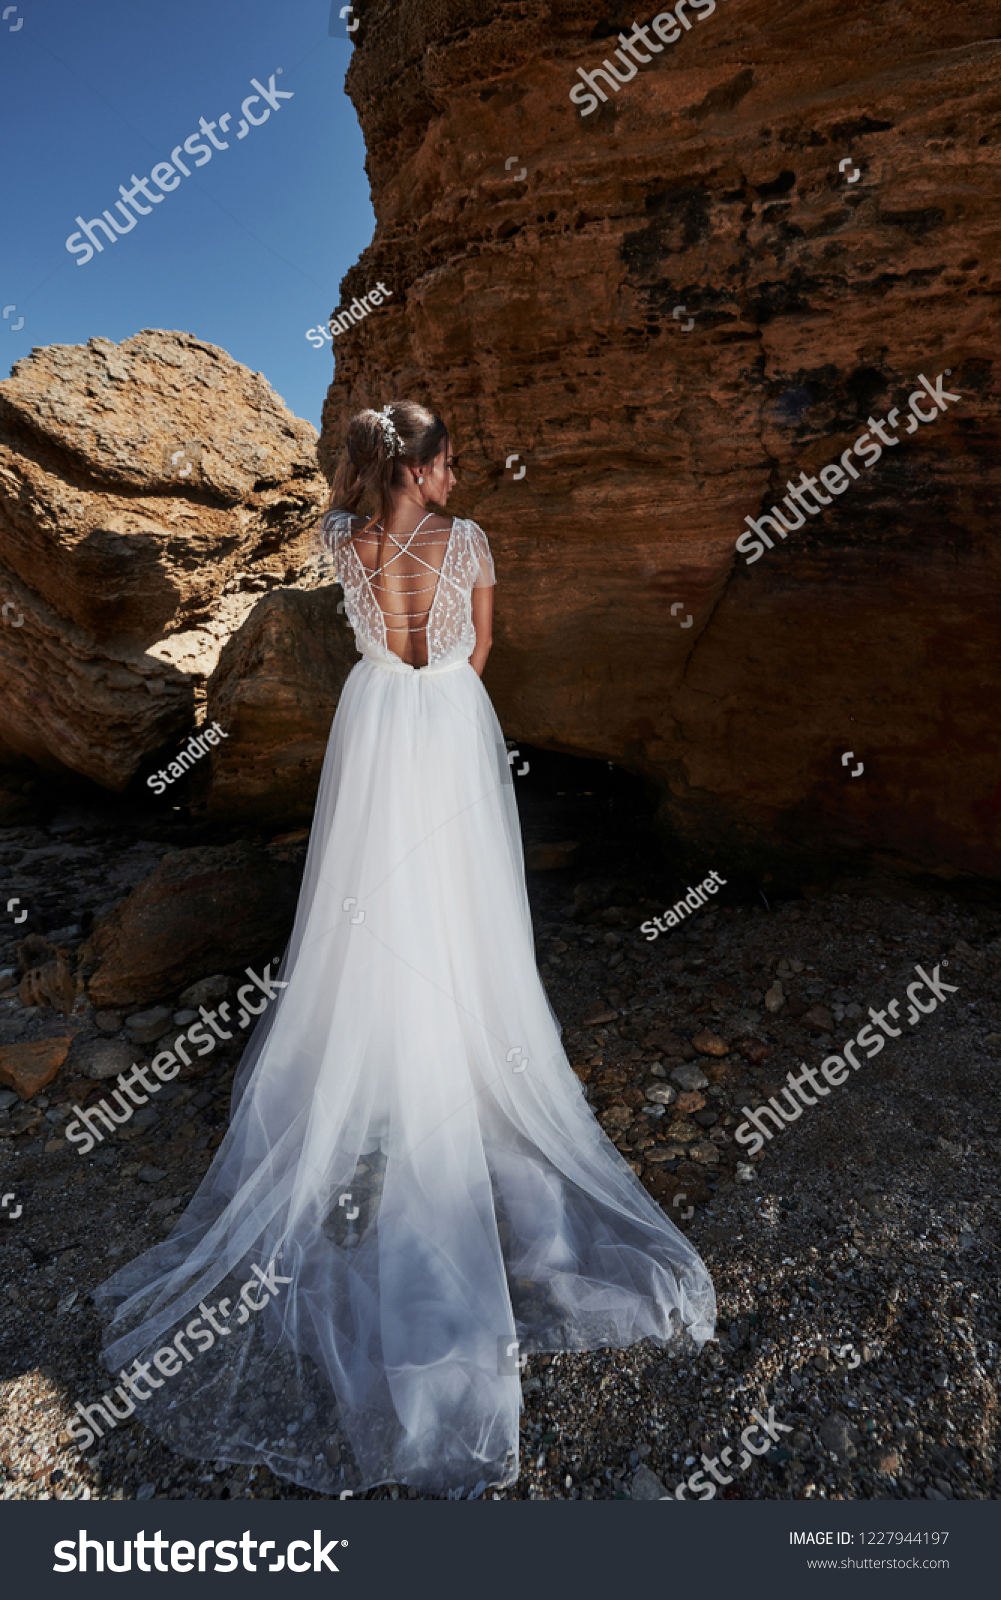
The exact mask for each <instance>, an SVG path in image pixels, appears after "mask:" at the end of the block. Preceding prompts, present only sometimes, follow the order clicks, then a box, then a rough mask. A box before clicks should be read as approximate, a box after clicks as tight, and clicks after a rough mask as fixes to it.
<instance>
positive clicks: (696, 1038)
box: [692, 1028, 730, 1056]
mask: <svg viewBox="0 0 1001 1600" xmlns="http://www.w3.org/2000/svg"><path fill="white" fill-rule="evenodd" d="M692 1044H693V1045H694V1046H695V1048H696V1050H697V1051H698V1052H699V1054H700V1055H703V1056H725V1055H729V1053H730V1046H729V1045H728V1044H727V1042H726V1040H725V1039H721V1038H720V1036H719V1034H718V1033H710V1031H709V1029H708V1028H703V1029H702V1031H701V1033H696V1034H694V1035H693V1036H692Z"/></svg>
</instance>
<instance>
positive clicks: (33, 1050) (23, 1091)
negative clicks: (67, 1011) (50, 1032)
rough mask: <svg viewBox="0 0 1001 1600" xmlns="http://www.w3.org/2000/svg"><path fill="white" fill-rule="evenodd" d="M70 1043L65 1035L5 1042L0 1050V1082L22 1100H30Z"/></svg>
mask: <svg viewBox="0 0 1001 1600" xmlns="http://www.w3.org/2000/svg"><path fill="white" fill-rule="evenodd" d="M72 1043H73V1040H72V1037H69V1038H61V1039H35V1040H33V1041H32V1042H31V1043H30V1044H9V1045H6V1046H5V1047H4V1048H3V1049H2V1050H0V1083H5V1084H7V1085H8V1086H9V1087H10V1088H11V1089H16V1090H17V1092H18V1094H19V1095H20V1096H21V1099H22V1100H30V1099H31V1097H32V1095H34V1094H37V1093H38V1091H39V1089H44V1088H45V1085H46V1084H47V1083H51V1082H52V1080H53V1078H54V1077H55V1076H56V1073H57V1072H58V1071H59V1068H60V1067H61V1066H62V1064H63V1062H64V1061H65V1060H66V1057H67V1055H68V1054H69V1049H70V1045H71V1044H72Z"/></svg>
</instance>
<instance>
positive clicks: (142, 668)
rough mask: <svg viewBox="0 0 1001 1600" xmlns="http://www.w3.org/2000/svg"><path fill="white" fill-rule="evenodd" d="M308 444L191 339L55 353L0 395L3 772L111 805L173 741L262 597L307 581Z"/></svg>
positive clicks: (311, 485)
mask: <svg viewBox="0 0 1001 1600" xmlns="http://www.w3.org/2000/svg"><path fill="white" fill-rule="evenodd" d="M315 442H316V433H315V430H314V429H313V428H312V427H311V426H310V424H309V423H307V422H303V421H301V420H300V419H299V418H297V417H295V416H293V415H292V413H291V412H290V411H288V410H287V408H286V407H285V405H284V404H283V402H282V401H281V399H280V397H279V396H278V395H276V394H275V393H274V392H273V391H272V389H271V388H270V386H269V385H268V384H267V382H266V381H265V379H264V378H263V377H262V376H261V375H260V374H259V373H252V372H250V371H249V370H248V369H247V368H246V367H244V366H241V365H240V363H239V362H236V361H234V360H232V358H231V357H230V356H228V355H227V354H226V352H225V351H224V350H220V349H219V348H218V347H216V346H215V345H210V344H205V343H203V342H202V341H201V340H199V339H194V338H192V337H191V336H190V335H189V334H185V333H166V332H159V331H156V330H150V329H147V330H145V331H144V332H143V333H140V334H137V335H136V336H135V337H134V338H132V339H127V340H125V341H123V343H122V344H120V345H116V344H113V343H112V342H111V341H110V340H108V339H91V340H90V342H89V344H87V345H86V346H76V345H54V346H50V347H49V348H47V349H40V350H37V351H35V352H33V354H32V355H31V356H30V357H27V358H26V359H24V360H23V361H19V362H17V364H16V365H15V366H14V368H13V371H12V375H11V377H10V378H9V379H7V381H6V382H4V383H0V588H2V589H3V591H4V598H5V600H7V601H9V602H10V603H11V605H12V606H13V607H14V608H16V615H19V616H22V617H23V621H22V622H20V623H18V622H16V616H15V611H14V610H12V611H10V612H8V613H7V614H6V616H5V619H4V620H5V622H6V623H7V626H4V627H3V628H2V629H0V672H2V675H3V681H4V685H5V693H4V696H3V701H2V703H0V741H2V745H0V755H2V754H3V753H4V752H5V753H6V755H7V756H8V757H11V756H16V755H21V756H28V757H30V758H31V759H32V760H34V761H36V762H38V763H39V764H40V765H42V766H43V767H50V768H56V767H63V768H68V769H70V770H71V771H74V772H77V773H82V774H85V775H86V776H88V777H90V778H93V779H95V780H96V781H97V782H98V783H101V784H104V785H106V786H107V787H109V788H114V789H121V788H123V787H124V786H125V785H126V784H127V782H128V781H129V779H130V778H131V777H132V775H133V774H134V772H135V771H136V769H137V766H138V765H139V764H140V763H141V762H142V761H143V758H144V756H145V755H146V754H147V753H149V752H152V751H155V750H158V749H160V748H161V747H162V746H163V745H164V744H165V743H166V742H167V741H169V740H172V739H175V738H186V737H187V735H188V734H189V733H190V732H191V729H192V726H193V724H194V722H195V720H196V718H197V715H198V713H199V711H200V709H201V708H202V707H203V705H204V699H205V682H206V679H207V677H208V675H209V673H210V672H211V671H212V669H213V667H214V666H215V664H216V661H217V660H218V655H219V650H220V648H221V646H222V644H223V643H224V642H225V640H226V639H227V638H228V637H229V635H230V634H231V633H232V632H233V631H235V629H236V628H238V627H239V626H240V624H241V623H242V622H243V620H244V618H245V617H246V616H247V614H248V613H249V611H250V610H251V609H252V607H253V605H254V604H255V603H256V600H257V597H258V595H259V594H260V592H262V591H263V590H265V589H266V588H268V587H270V586H272V585H274V584H279V583H281V582H283V581H290V582H295V581H299V580H301V579H302V578H303V577H304V575H305V574H306V572H307V568H308V563H309V560H310V559H311V557H312V556H313V555H315V550H316V545H315V540H314V537H313V533H312V529H313V526H314V524H315V522H316V519H317V516H318V514H319V511H320V510H321V509H322V505H323V503H324V502H325V499H326V495H327V486H326V483H325V481H324V479H323V477H322V476H321V474H320V473H319V472H318V470H317V465H316V457H315Z"/></svg>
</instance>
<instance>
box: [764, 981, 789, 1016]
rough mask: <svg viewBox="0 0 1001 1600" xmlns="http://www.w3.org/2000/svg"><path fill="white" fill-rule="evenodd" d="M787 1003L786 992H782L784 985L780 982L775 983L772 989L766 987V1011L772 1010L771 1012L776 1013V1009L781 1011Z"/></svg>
mask: <svg viewBox="0 0 1001 1600" xmlns="http://www.w3.org/2000/svg"><path fill="white" fill-rule="evenodd" d="M785 1003H786V998H785V995H784V993H783V992H782V985H781V984H780V983H773V984H772V986H771V988H770V989H766V991H765V1010H766V1011H770V1012H772V1013H773V1014H774V1013H775V1012H776V1011H781V1010H782V1007H783V1006H784V1005H785Z"/></svg>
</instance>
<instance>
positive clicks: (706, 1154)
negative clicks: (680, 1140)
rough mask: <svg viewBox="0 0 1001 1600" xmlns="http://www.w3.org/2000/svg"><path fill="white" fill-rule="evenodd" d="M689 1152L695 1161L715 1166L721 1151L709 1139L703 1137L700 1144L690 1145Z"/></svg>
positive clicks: (707, 1165) (705, 1165)
mask: <svg viewBox="0 0 1001 1600" xmlns="http://www.w3.org/2000/svg"><path fill="white" fill-rule="evenodd" d="M688 1154H689V1155H690V1156H691V1158H692V1160H693V1161H700V1162H701V1163H702V1165H703V1166H704V1167H713V1166H715V1165H716V1163H717V1162H718V1161H719V1151H718V1150H717V1148H716V1146H715V1145H714V1144H713V1143H711V1141H710V1140H708V1139H701V1140H700V1141H699V1143H698V1144H692V1145H689V1147H688Z"/></svg>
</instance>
